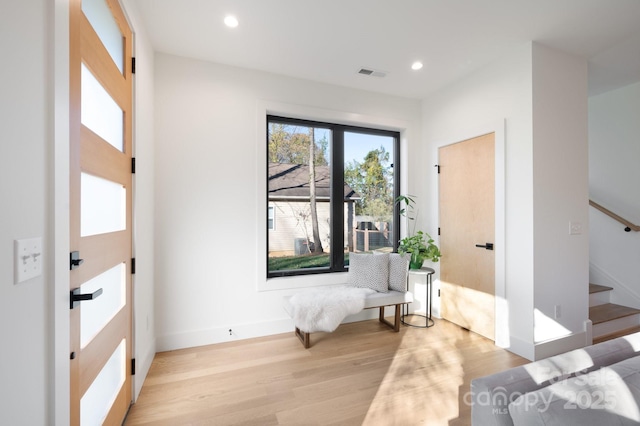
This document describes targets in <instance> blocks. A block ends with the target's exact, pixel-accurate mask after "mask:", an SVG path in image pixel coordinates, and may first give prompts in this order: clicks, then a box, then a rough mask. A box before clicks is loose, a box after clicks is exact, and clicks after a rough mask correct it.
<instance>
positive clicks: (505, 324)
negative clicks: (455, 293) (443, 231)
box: [432, 119, 510, 348]
mask: <svg viewBox="0 0 640 426" xmlns="http://www.w3.org/2000/svg"><path fill="white" fill-rule="evenodd" d="M505 124H506V120H505V119H498V120H495V121H491V122H488V123H485V124H481V125H470V126H466V127H465V125H464V124H462V128H461V129H458V130H455V131H454V132H451V134H450V135H447V137H446V138H444V139H442V140H440V141H438V142H437V143H436V144H435V146H433V148H432V153H433V157H432V158H436V159H437V158H438V150H439V149H440V148H442V147H445V146H449V145H453V144H455V143H458V142H462V141H465V140H468V139H473V138H476V137H478V136H482V135H486V134H488V133H494V134H495V137H494V143H495V206H494V212H495V240H494V241H495V243H494V244H495V250H494V251H495V307H494V308H495V344H496V346H499V347H501V348H507V347H509V346H510V338H509V304H508V303H507V295H506V250H505V248H506V199H505V192H506V181H505V178H506V167H505V165H506V157H505V145H506V139H505V133H506V132H505ZM436 188H437V189H436V191H440V189H439V185H436ZM439 198H440V194H439V192H438V194H437V195H436V198H435V200H436V205H437V206H438V208H436V211H435V214H436V215H437V217H438V222H439V220H440V219H439V215H440V208H439V201H437V200H439ZM437 284H438V288H439V287H440V278H439V273H438V279H437ZM439 312H440V298H438V313H439Z"/></svg>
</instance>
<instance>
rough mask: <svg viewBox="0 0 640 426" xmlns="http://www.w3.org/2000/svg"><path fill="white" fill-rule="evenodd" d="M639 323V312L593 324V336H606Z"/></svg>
mask: <svg viewBox="0 0 640 426" xmlns="http://www.w3.org/2000/svg"><path fill="white" fill-rule="evenodd" d="M637 325H640V314H635V315H629V316H626V317H622V318H617V319H614V320H611V321H605V322H602V323H599V324H593V338H597V337H602V336H606V335H608V334H612V333H616V332H618V331H622V330H626V329H627V328H631V327H635V326H637Z"/></svg>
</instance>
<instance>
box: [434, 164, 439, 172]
mask: <svg viewBox="0 0 640 426" xmlns="http://www.w3.org/2000/svg"><path fill="white" fill-rule="evenodd" d="M434 167H437V168H438V174H440V164H436V165H435V166H434Z"/></svg>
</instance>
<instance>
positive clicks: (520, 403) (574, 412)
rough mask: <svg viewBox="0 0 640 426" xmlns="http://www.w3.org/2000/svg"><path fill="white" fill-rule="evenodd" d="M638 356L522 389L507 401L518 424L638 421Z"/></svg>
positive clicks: (596, 425) (549, 425) (585, 424)
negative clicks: (526, 390)
mask: <svg viewBox="0 0 640 426" xmlns="http://www.w3.org/2000/svg"><path fill="white" fill-rule="evenodd" d="M639 403H640V356H636V357H633V358H629V359H626V360H624V361H621V362H619V363H617V364H613V365H610V366H605V367H602V368H601V369H599V370H596V371H592V372H590V373H588V374H584V375H580V376H575V377H571V378H568V379H565V380H561V381H559V382H557V383H554V384H552V385H549V386H547V387H545V388H542V389H540V390H537V391H533V392H529V393H525V394H523V395H521V396H520V397H519V398H517V399H516V400H515V401H513V402H512V403H510V404H509V413H510V414H511V418H512V419H513V423H514V425H515V426H518V425H527V426H529V425H546V426H555V425H557V426H561V425H570V424H571V425H580V426H590V425H593V426H601V425H631V424H634V425H637V424H639V423H640V410H639V409H638V407H639V406H640V405H639Z"/></svg>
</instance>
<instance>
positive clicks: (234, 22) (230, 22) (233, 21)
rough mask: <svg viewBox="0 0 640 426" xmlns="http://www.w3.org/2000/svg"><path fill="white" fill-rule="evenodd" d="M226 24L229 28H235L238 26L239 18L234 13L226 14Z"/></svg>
mask: <svg viewBox="0 0 640 426" xmlns="http://www.w3.org/2000/svg"><path fill="white" fill-rule="evenodd" d="M224 24H225V25H226V26H227V27H229V28H235V27H237V26H238V19H237V18H236V17H235V16H232V15H229V16H226V17H225V18H224Z"/></svg>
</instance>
